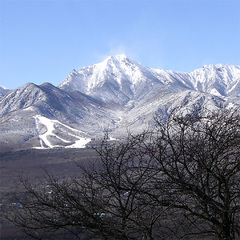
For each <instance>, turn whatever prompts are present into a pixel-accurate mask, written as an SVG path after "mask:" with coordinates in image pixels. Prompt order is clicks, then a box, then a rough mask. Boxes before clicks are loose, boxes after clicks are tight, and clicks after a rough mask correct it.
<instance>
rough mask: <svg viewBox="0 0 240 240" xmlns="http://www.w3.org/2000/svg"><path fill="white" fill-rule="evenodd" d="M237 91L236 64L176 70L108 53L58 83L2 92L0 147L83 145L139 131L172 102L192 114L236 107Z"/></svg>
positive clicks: (238, 71) (239, 69) (239, 81)
mask: <svg viewBox="0 0 240 240" xmlns="http://www.w3.org/2000/svg"><path fill="white" fill-rule="evenodd" d="M239 96H240V67H239V66H234V65H226V64H225V65H222V64H217V65H208V66H203V67H202V68H200V69H196V70H194V71H192V72H189V73H181V72H174V71H171V70H168V71H165V70H161V69H152V68H148V67H145V66H143V65H142V64H140V63H138V62H136V61H134V60H131V59H129V58H127V57H126V56H124V55H116V56H111V57H108V58H107V59H106V60H105V61H103V62H101V63H98V64H94V65H91V66H88V67H84V68H82V69H80V70H79V71H76V70H73V71H72V72H71V73H70V74H69V76H68V78H67V79H66V80H64V81H63V82H62V83H61V84H60V85H59V87H55V86H53V85H51V84H50V83H44V84H42V85H35V84H33V83H28V84H25V85H24V86H21V87H19V88H17V89H15V90H13V91H11V92H9V93H8V94H6V95H5V96H3V97H1V98H0V134H1V138H0V148H1V149H6V150H12V149H15V150H16V149H26V148H32V147H40V148H45V147H82V146H84V145H85V144H86V143H87V142H88V141H90V139H98V138H101V137H102V136H103V134H104V131H105V130H106V129H107V130H108V131H109V133H110V137H114V138H115V139H118V138H121V137H122V136H123V135H124V134H126V131H127V130H130V131H132V132H135V133H137V132H141V131H142V130H143V129H144V128H146V127H149V126H151V125H153V124H154V122H153V118H154V116H156V115H157V116H160V117H161V118H163V119H166V118H167V117H168V115H169V113H170V112H171V111H172V110H173V109H178V108H179V107H181V110H182V111H191V112H193V113H194V114H204V112H205V111H206V110H214V109H219V108H224V107H227V108H230V107H234V108H239V106H240V98H239Z"/></svg>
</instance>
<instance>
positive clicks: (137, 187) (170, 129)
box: [7, 111, 240, 240]
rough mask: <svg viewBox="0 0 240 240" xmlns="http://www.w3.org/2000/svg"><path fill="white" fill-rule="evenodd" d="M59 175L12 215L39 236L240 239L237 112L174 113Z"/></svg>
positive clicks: (31, 193) (29, 195)
mask: <svg viewBox="0 0 240 240" xmlns="http://www.w3.org/2000/svg"><path fill="white" fill-rule="evenodd" d="M95 150H96V151H97V153H98V156H99V157H98V158H97V159H96V161H95V162H94V163H91V164H89V165H87V166H86V165H85V166H78V167H79V175H78V176H75V177H74V178H69V179H65V180H62V181H59V180H57V179H55V178H54V176H52V175H51V174H48V173H46V176H47V177H46V181H45V182H41V184H39V186H38V187H37V188H33V186H32V185H31V184H30V183H29V182H28V181H24V180H23V181H22V182H23V184H24V186H25V189H26V194H25V198H24V199H23V200H22V201H21V202H20V201H19V202H20V203H21V206H22V207H20V208H16V207H14V208H12V209H11V212H8V213H7V218H8V219H9V220H10V221H11V222H12V223H13V224H14V225H15V226H17V227H19V228H20V229H21V231H22V232H25V233H26V235H27V236H31V237H32V238H35V239H145V240H146V239H150V240H153V239H159V240H160V239H161V240H163V239H196V238H197V237H199V236H200V237H202V238H204V239H221V240H223V239H225V240H232V239H237V238H239V237H240V222H239V219H240V154H239V153H240V116H239V115H238V114H237V113H236V112H229V111H221V112H219V113H210V114H208V115H206V116H205V117H201V116H199V115H194V114H184V115H176V114H171V115H170V117H169V118H168V120H167V121H165V122H164V123H162V122H161V121H160V120H158V119H156V129H154V131H147V132H143V133H142V134H139V135H136V136H131V135H130V134H129V136H128V137H127V138H126V140H125V141H124V142H114V143H111V142H109V141H108V135H107V134H106V136H105V138H104V139H103V140H102V142H101V143H100V144H99V145H98V146H95Z"/></svg>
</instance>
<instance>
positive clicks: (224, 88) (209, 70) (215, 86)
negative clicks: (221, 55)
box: [190, 64, 240, 97]
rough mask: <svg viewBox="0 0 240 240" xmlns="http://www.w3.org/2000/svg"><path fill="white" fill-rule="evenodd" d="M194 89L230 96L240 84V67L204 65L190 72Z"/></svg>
mask: <svg viewBox="0 0 240 240" xmlns="http://www.w3.org/2000/svg"><path fill="white" fill-rule="evenodd" d="M190 79H191V82H192V83H193V86H194V89H195V90H198V91H202V92H208V93H211V94H214V95H218V96H224V97H226V96H230V95H232V93H233V92H234V91H235V93H236V94H240V91H237V92H236V89H237V87H238V86H239V84H240V67H239V66H234V65H230V64H217V65H205V66H203V67H202V68H200V69H197V70H194V71H193V72H191V73H190Z"/></svg>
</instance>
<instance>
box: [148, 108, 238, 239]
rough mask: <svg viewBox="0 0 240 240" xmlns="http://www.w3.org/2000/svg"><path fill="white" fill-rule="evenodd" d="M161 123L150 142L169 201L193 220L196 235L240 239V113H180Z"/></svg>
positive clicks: (189, 219) (190, 232)
mask: <svg viewBox="0 0 240 240" xmlns="http://www.w3.org/2000/svg"><path fill="white" fill-rule="evenodd" d="M156 121H157V131H156V132H157V134H155V135H156V137H155V139H154V140H153V141H152V142H151V144H150V145H148V146H147V147H148V151H149V155H151V158H155V160H156V161H157V162H158V169H159V172H161V173H162V174H161V177H159V178H156V186H157V182H158V181H159V182H160V183H161V182H162V181H163V179H164V181H165V182H166V184H167V185H168V189H169V192H168V203H169V204H172V208H175V209H176V210H179V214H182V216H184V218H185V221H186V220H187V221H188V222H189V224H190V225H189V226H191V227H189V230H188V231H187V232H185V233H184V234H183V235H182V237H184V236H190V235H199V234H201V235H204V234H205V236H206V235H207V236H216V237H217V239H221V240H223V239H225V240H229V239H238V238H239V237H240V222H239V219H240V116H239V115H238V114H237V112H230V111H226V110H224V111H220V112H218V113H216V112H214V113H209V114H208V115H207V116H205V117H199V116H197V117H195V116H194V115H187V114H185V115H178V116H177V115H176V114H173V115H171V116H170V117H169V119H168V120H167V122H166V123H162V122H161V121H159V120H156Z"/></svg>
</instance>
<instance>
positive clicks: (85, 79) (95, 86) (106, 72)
mask: <svg viewBox="0 0 240 240" xmlns="http://www.w3.org/2000/svg"><path fill="white" fill-rule="evenodd" d="M153 83H155V84H160V85H162V83H161V82H160V81H159V80H158V79H157V78H156V76H155V73H154V72H153V71H152V70H151V69H149V68H147V67H145V66H143V65H141V64H140V63H137V62H135V61H133V60H130V59H128V58H127V57H126V56H124V55H117V56H115V57H113V56H111V57H108V58H107V59H106V60H105V61H103V62H101V63H98V64H94V65H91V66H89V67H84V68H82V69H80V70H79V71H76V70H73V72H71V73H70V74H69V76H68V78H67V79H66V80H64V81H63V82H62V83H61V84H60V85H59V88H61V89H64V90H67V91H74V90H77V91H80V92H83V93H86V94H88V95H90V96H93V97H95V98H97V99H101V100H102V101H104V102H113V103H117V104H120V105H124V104H125V103H127V102H128V101H129V100H130V99H131V98H133V96H134V95H135V94H136V93H137V92H142V91H141V90H142V89H144V88H145V87H146V86H148V88H149V86H151V85H152V84H153ZM141 94H142V93H141Z"/></svg>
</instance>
